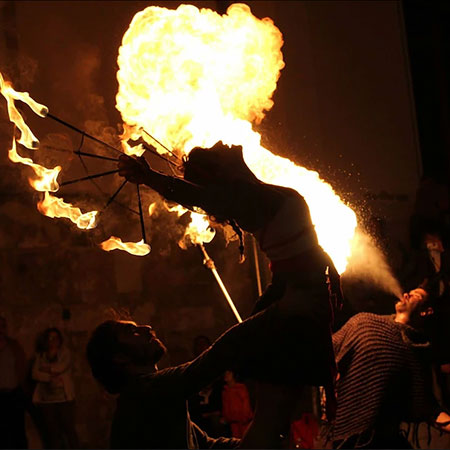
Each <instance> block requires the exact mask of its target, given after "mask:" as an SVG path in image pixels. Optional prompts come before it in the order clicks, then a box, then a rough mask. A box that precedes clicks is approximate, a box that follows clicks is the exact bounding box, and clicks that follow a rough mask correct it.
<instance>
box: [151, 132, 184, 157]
mask: <svg viewBox="0 0 450 450" xmlns="http://www.w3.org/2000/svg"><path fill="white" fill-rule="evenodd" d="M142 131H143V132H144V133H145V134H146V135H147V136H148V137H150V138H151V139H153V140H154V141H155V142H156V143H157V144H159V145H160V146H161V147H162V148H164V149H166V150H167V151H168V152H169V153H170V154H171V155H172V156H173V157H174V158H177V159H180V157H179V156H177V155H175V153H174V152H173V151H172V150H169V149H168V148H167V147H166V146H165V145H164V144H163V143H161V142H159V141H158V139H156V138H155V137H153V136H152V135H151V134H150V133H149V132H148V131H147V130H145V129H144V128H142Z"/></svg>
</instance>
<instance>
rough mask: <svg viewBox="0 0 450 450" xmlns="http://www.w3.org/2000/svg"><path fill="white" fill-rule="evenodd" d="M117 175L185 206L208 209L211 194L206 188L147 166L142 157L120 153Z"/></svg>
mask: <svg viewBox="0 0 450 450" xmlns="http://www.w3.org/2000/svg"><path fill="white" fill-rule="evenodd" d="M119 175H121V176H123V177H125V178H126V179H127V180H128V181H130V182H132V183H137V184H145V185H147V186H149V187H150V188H152V189H154V190H155V191H156V192H158V193H159V194H160V195H162V196H163V197H164V198H165V199H167V200H170V201H173V202H176V203H179V204H180V205H183V206H186V207H192V206H198V207H200V208H202V209H208V205H209V204H210V203H211V201H212V199H211V195H210V194H209V192H208V190H207V189H205V188H203V187H201V186H198V185H196V184H193V183H189V182H188V181H185V180H183V179H181V178H177V177H172V176H169V175H164V174H162V173H159V172H157V171H156V170H153V169H151V168H150V167H149V165H148V164H147V161H146V160H145V158H143V157H139V158H131V157H130V156H127V155H121V156H120V158H119Z"/></svg>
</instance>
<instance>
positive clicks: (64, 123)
mask: <svg viewBox="0 0 450 450" xmlns="http://www.w3.org/2000/svg"><path fill="white" fill-rule="evenodd" d="M46 117H50V119H53V120H54V121H56V122H59V123H60V124H62V125H64V126H66V127H67V128H70V129H71V130H74V131H76V132H77V133H81V134H83V135H84V136H86V137H87V138H89V139H92V140H93V141H95V142H97V143H98V144H102V145H104V146H105V147H107V148H109V149H110V150H114V151H115V152H116V153H122V152H121V151H120V150H118V149H117V148H115V147H113V146H112V145H109V144H108V143H106V142H104V141H102V140H100V139H98V138H96V137H94V136H91V135H90V134H88V133H86V131H84V130H81V129H80V128H77V127H75V126H74V125H71V124H70V123H68V122H66V121H64V120H62V119H60V118H59V117H56V116H54V115H53V114H50V113H47V116H46Z"/></svg>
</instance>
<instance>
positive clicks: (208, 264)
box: [197, 244, 242, 323]
mask: <svg viewBox="0 0 450 450" xmlns="http://www.w3.org/2000/svg"><path fill="white" fill-rule="evenodd" d="M197 246H198V248H199V249H200V251H201V252H202V254H203V256H204V259H203V264H204V265H205V267H207V268H208V269H209V270H210V271H211V272H212V273H213V275H214V278H215V279H216V281H217V284H218V285H219V287H220V289H221V290H222V292H223V295H224V296H225V299H226V300H227V302H228V305H229V306H230V308H231V311H233V314H234V315H235V317H236V319H237V321H238V322H239V323H241V322H242V319H241V316H240V315H239V312H238V310H237V309H236V306H235V305H234V303H233V300H232V299H231V297H230V294H229V293H228V291H227V288H226V287H225V285H224V284H223V281H222V279H221V278H220V275H219V273H218V272H217V269H216V266H215V264H214V261H213V260H212V259H211V258H210V256H209V255H208V253H207V252H206V249H205V246H204V245H203V244H197Z"/></svg>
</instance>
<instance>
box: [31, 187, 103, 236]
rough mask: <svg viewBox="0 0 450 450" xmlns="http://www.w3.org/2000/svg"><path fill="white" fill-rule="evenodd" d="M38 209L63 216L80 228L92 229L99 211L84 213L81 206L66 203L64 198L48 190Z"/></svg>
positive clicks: (47, 214) (54, 215)
mask: <svg viewBox="0 0 450 450" xmlns="http://www.w3.org/2000/svg"><path fill="white" fill-rule="evenodd" d="M37 207H38V210H39V211H40V212H41V213H42V214H44V215H45V216H48V217H52V218H55V217H58V218H59V217H61V218H66V219H69V220H70V221H72V222H73V223H74V224H76V226H77V227H78V228H81V229H83V230H90V229H91V228H94V227H95V226H96V223H95V219H96V216H97V213H98V211H90V212H87V213H84V214H83V213H82V212H81V210H80V208H77V207H74V206H72V205H71V204H70V203H65V202H64V200H63V199H62V198H58V197H54V196H53V195H51V194H49V193H48V192H46V193H45V196H44V200H42V201H40V202H39V203H38V205H37Z"/></svg>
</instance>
